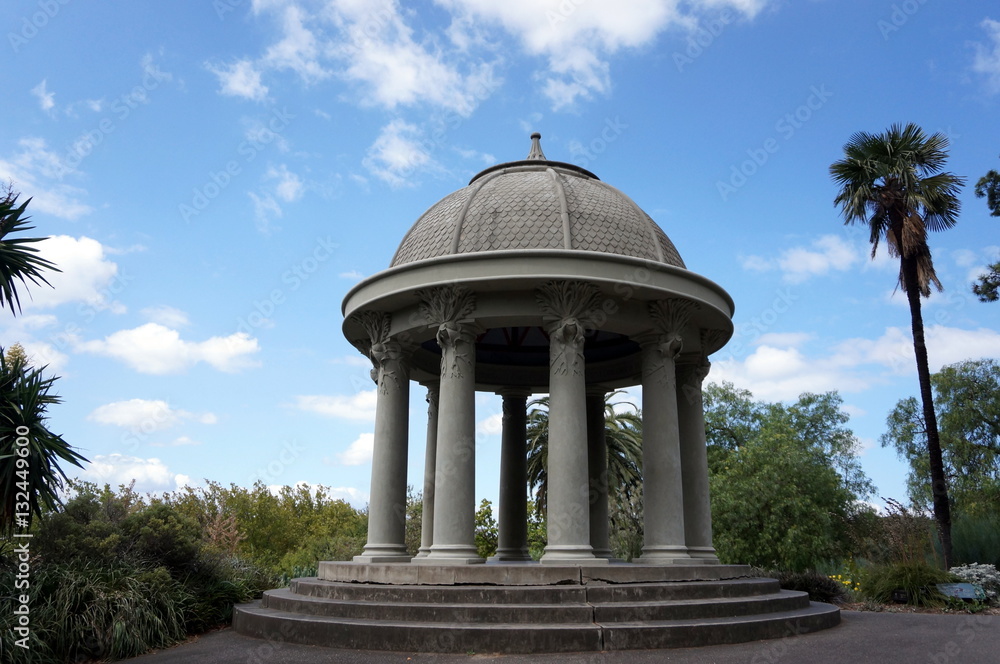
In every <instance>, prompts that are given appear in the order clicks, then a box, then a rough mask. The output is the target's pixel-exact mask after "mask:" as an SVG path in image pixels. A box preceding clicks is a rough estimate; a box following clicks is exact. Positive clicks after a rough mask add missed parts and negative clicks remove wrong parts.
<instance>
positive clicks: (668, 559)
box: [636, 546, 701, 565]
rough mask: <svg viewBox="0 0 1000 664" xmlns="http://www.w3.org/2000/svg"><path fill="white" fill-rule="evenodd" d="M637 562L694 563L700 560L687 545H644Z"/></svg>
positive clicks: (651, 563)
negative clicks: (689, 550)
mask: <svg viewBox="0 0 1000 664" xmlns="http://www.w3.org/2000/svg"><path fill="white" fill-rule="evenodd" d="M636 562H639V563H642V564H644V565H693V564H696V563H698V562H701V561H698V560H695V559H694V558H692V557H691V554H690V553H688V548H687V547H686V546H644V547H642V555H641V556H639V558H638V560H636Z"/></svg>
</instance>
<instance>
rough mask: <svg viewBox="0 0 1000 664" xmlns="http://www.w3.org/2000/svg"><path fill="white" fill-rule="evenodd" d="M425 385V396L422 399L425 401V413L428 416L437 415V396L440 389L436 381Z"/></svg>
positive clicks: (439, 394) (439, 393)
mask: <svg viewBox="0 0 1000 664" xmlns="http://www.w3.org/2000/svg"><path fill="white" fill-rule="evenodd" d="M426 385H427V396H426V397H424V399H425V400H426V401H427V415H428V417H437V410H438V398H439V397H440V396H441V390H440V389H439V388H438V384H437V383H427V384H426Z"/></svg>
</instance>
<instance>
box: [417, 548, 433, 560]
mask: <svg viewBox="0 0 1000 664" xmlns="http://www.w3.org/2000/svg"><path fill="white" fill-rule="evenodd" d="M430 553H431V547H429V546H422V547H420V548H419V549H417V555H415V556H414V558H426V557H427V556H428V555H430Z"/></svg>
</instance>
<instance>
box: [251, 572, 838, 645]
mask: <svg viewBox="0 0 1000 664" xmlns="http://www.w3.org/2000/svg"><path fill="white" fill-rule="evenodd" d="M839 623H840V610H839V609H838V608H836V607H834V606H831V605H829V604H820V603H816V602H810V601H809V598H808V596H807V595H806V594H805V593H801V592H793V591H787V590H782V589H781V588H780V587H779V586H778V582H777V581H775V580H773V579H762V578H754V577H751V576H750V568H749V567H746V566H742V565H692V566H681V565H638V564H625V563H622V564H611V565H604V566H592V567H588V566H547V565H539V564H532V563H516V564H514V563H511V564H502V563H501V564H486V565H469V566H453V565H411V564H405V563H398V564H381V565H379V564H359V563H350V562H344V563H341V562H322V563H320V567H319V577H318V578H316V577H312V578H301V579H294V580H293V581H292V583H291V587H290V588H283V589H278V590H270V591H267V592H266V593H264V597H263V599H262V600H260V601H259V602H255V603H252V604H243V605H239V606H237V607H236V610H235V613H234V617H233V627H234V629H235V630H236V631H237V632H239V633H240V634H244V635H247V636H253V637H258V638H267V639H271V640H276V641H287V642H292V643H303V644H311V645H320V646H329V647H336V648H351V649H365V650H394V651H413V652H453V653H466V652H472V651H474V652H476V653H493V652H499V653H545V652H575V651H601V650H628V649H644V648H673V647H677V648H679V647H692V646H701V645H709V644H725V643H741V642H746V641H755V640H759V639H769V638H779V637H784V636H789V635H795V634H804V633H807V632H813V631H817V630H821V629H826V628H828V627H833V626H835V625H837V624H839Z"/></svg>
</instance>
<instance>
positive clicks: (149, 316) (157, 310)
mask: <svg viewBox="0 0 1000 664" xmlns="http://www.w3.org/2000/svg"><path fill="white" fill-rule="evenodd" d="M142 315H143V316H145V317H146V320H148V321H149V322H151V323H158V324H160V325H163V326H165V327H173V328H178V327H185V326H187V325H189V324H190V323H191V321H189V320H188V315H187V314H186V313H184V312H183V311H181V310H180V309H176V308H174V307H171V306H168V305H166V304H158V305H156V306H153V307H146V308H145V309H143V310H142Z"/></svg>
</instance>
